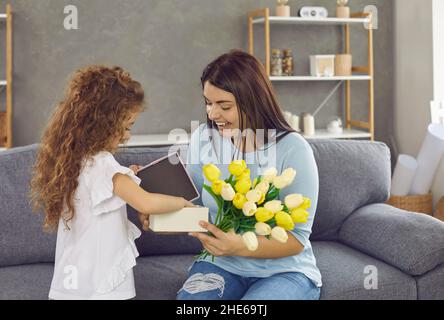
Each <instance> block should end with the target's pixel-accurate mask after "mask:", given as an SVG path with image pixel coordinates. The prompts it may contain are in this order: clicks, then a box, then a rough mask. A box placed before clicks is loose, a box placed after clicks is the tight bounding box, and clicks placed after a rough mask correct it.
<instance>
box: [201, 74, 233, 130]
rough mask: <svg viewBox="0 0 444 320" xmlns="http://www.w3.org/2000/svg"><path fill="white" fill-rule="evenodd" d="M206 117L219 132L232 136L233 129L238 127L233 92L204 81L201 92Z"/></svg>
mask: <svg viewBox="0 0 444 320" xmlns="http://www.w3.org/2000/svg"><path fill="white" fill-rule="evenodd" d="M203 95H204V98H205V104H206V111H207V114H208V118H209V119H210V120H211V121H213V122H214V123H215V124H216V126H217V128H218V129H219V133H220V134H221V135H223V136H227V137H232V136H233V134H234V132H233V130H235V129H239V128H240V125H239V122H240V120H239V113H238V106H237V103H236V98H235V97H234V95H233V94H231V93H229V92H227V91H224V90H222V89H219V88H217V87H215V86H213V85H212V84H211V83H210V82H208V81H207V82H206V83H205V86H204V92H203Z"/></svg>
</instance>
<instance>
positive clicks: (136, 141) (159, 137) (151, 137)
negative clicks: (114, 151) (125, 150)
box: [121, 134, 191, 147]
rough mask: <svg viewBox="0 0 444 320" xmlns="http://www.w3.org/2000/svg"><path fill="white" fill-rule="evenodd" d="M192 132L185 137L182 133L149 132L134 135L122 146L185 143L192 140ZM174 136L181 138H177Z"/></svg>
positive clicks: (155, 145) (154, 145) (157, 145)
mask: <svg viewBox="0 0 444 320" xmlns="http://www.w3.org/2000/svg"><path fill="white" fill-rule="evenodd" d="M190 136H191V134H188V135H187V137H186V138H185V137H184V136H183V135H180V134H177V135H176V134H171V135H170V134H147V135H134V136H131V138H130V140H129V141H128V142H127V143H125V144H124V145H121V147H159V146H171V145H185V144H188V143H189V142H190ZM174 138H176V139H177V138H179V139H178V140H175V139H174Z"/></svg>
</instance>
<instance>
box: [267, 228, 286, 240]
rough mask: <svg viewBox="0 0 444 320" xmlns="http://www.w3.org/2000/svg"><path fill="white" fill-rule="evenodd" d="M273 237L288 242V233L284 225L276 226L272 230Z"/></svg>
mask: <svg viewBox="0 0 444 320" xmlns="http://www.w3.org/2000/svg"><path fill="white" fill-rule="evenodd" d="M271 237H272V238H273V239H275V240H276V241H279V242H281V243H287V240H288V233H287V231H285V229H284V228H282V227H274V228H273V229H272V230H271Z"/></svg>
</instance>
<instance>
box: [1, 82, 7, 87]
mask: <svg viewBox="0 0 444 320" xmlns="http://www.w3.org/2000/svg"><path fill="white" fill-rule="evenodd" d="M7 84H8V83H7V82H6V80H0V86H3V87H4V86H6V85H7Z"/></svg>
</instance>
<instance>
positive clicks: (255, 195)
mask: <svg viewBox="0 0 444 320" xmlns="http://www.w3.org/2000/svg"><path fill="white" fill-rule="evenodd" d="M245 197H246V198H247V200H248V201H251V202H258V201H259V200H260V199H261V197H262V192H260V191H259V190H256V189H254V190H250V191H248V192H247V194H246V195H245Z"/></svg>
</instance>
